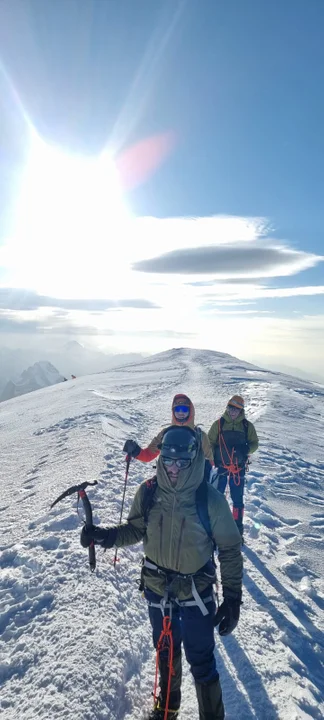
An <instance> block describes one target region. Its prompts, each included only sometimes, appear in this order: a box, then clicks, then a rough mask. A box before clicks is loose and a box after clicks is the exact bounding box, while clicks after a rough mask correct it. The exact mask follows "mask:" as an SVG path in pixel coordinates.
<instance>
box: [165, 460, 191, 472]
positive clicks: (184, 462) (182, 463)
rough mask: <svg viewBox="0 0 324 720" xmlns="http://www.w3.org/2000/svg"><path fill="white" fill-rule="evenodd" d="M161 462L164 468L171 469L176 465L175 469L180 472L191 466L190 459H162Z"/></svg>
mask: <svg viewBox="0 0 324 720" xmlns="http://www.w3.org/2000/svg"><path fill="white" fill-rule="evenodd" d="M162 462H163V465H165V467H171V466H172V465H176V466H177V468H179V469H180V470H185V468H188V467H190V465H191V460H190V458H177V459H176V460H175V459H174V458H165V457H162Z"/></svg>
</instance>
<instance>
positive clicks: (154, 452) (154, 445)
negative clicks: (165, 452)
mask: <svg viewBox="0 0 324 720" xmlns="http://www.w3.org/2000/svg"><path fill="white" fill-rule="evenodd" d="M181 404H183V405H189V408H190V413H189V417H188V418H186V419H185V420H183V421H181V420H177V419H176V417H175V416H174V408H175V407H176V406H177V405H181ZM171 425H184V426H185V425H187V426H188V427H191V428H192V429H193V430H194V429H195V408H194V405H193V403H192V402H191V400H190V398H188V396H187V395H183V393H180V394H178V395H175V396H174V398H173V401H172V417H171ZM167 427H169V425H168V426H167ZM165 429H166V428H163V429H162V430H160V432H159V433H158V434H157V435H155V437H154V438H153V440H151V442H150V444H149V445H148V446H147V447H146V448H143V450H141V452H140V453H139V455H137V458H136V460H141V462H151V461H152V460H154V459H155V458H156V457H157V456H158V455H159V453H160V449H159V447H158V446H159V445H160V443H161V442H162V438H163V433H164V431H165ZM201 441H202V448H203V451H204V454H205V458H206V459H207V460H209V462H210V464H211V465H212V466H213V467H214V464H215V463H214V457H213V451H212V449H211V445H210V442H209V440H208V437H207V435H206V433H205V432H204V431H203V430H201Z"/></svg>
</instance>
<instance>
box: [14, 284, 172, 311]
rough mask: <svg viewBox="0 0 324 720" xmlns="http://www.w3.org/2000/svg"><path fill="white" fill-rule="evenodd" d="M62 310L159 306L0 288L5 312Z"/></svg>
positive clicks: (134, 300) (142, 300)
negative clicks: (45, 308) (41, 309)
mask: <svg viewBox="0 0 324 720" xmlns="http://www.w3.org/2000/svg"><path fill="white" fill-rule="evenodd" d="M43 307H47V308H62V310H84V311H88V312H90V311H99V312H104V311H105V310H116V309H117V308H136V309H141V308H143V309H148V308H157V307H158V306H157V305H156V304H155V303H153V302H151V300H148V299H145V298H129V299H122V300H102V299H96V298H91V299H80V298H73V299H70V298H68V299H64V298H55V297H49V296H45V295H38V294H37V293H35V292H33V291H31V290H24V289H21V288H18V289H17V288H0V308H2V309H3V310H16V311H17V310H38V309H39V308H43Z"/></svg>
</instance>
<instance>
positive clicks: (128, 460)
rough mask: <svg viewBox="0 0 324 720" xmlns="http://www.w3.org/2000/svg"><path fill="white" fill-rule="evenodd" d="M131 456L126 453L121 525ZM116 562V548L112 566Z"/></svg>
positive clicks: (117, 560)
mask: <svg viewBox="0 0 324 720" xmlns="http://www.w3.org/2000/svg"><path fill="white" fill-rule="evenodd" d="M131 459H132V456H131V455H126V472H125V480H124V492H123V499H122V504H121V508H120V518H119V525H121V521H122V517H123V510H124V503H125V496H126V488H127V480H128V472H129V466H130V463H131ZM116 562H119V558H118V557H117V548H116V550H115V557H114V561H113V563H114V568H115V567H116Z"/></svg>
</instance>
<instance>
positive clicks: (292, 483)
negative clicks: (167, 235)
mask: <svg viewBox="0 0 324 720" xmlns="http://www.w3.org/2000/svg"><path fill="white" fill-rule="evenodd" d="M179 391H182V392H185V393H187V394H189V396H190V397H191V399H192V400H193V402H194V404H195V407H196V421H197V422H198V423H201V424H202V426H203V427H204V429H206V430H208V429H209V427H210V424H211V422H212V421H213V420H214V419H215V418H216V417H217V416H218V415H219V414H220V413H221V412H222V411H223V409H224V407H225V405H226V402H227V400H228V398H229V396H230V395H232V394H234V392H235V393H239V394H242V395H243V396H244V397H245V400H246V407H247V416H248V417H249V418H250V419H251V420H253V421H254V422H255V423H256V426H257V430H258V433H259V436H260V450H259V452H258V453H257V454H256V455H255V456H254V457H253V463H252V466H251V470H250V473H249V475H248V482H247V490H246V496H245V504H246V533H245V535H246V547H245V549H244V566H245V571H244V605H243V606H242V614H241V620H240V624H239V626H238V628H237V630H236V631H235V633H234V634H233V635H232V636H230V637H228V638H225V639H223V640H221V639H220V638H219V637H218V635H217V633H216V642H217V662H218V666H219V672H220V676H221V681H222V686H223V692H224V700H225V706H226V712H227V715H226V718H227V720H234V718H235V719H236V718H240V720H299V719H301V720H304V719H305V718H315V719H316V720H320V719H321V718H323V715H324V673H323V661H324V613H323V610H324V580H323V564H324V562H323V548H324V542H323V536H324V497H323V485H324V451H323V442H322V437H323V421H324V409H323V407H324V406H323V399H324V388H323V387H322V386H320V385H317V384H316V383H311V382H307V381H301V380H297V379H296V378H293V377H290V376H287V375H281V374H280V373H276V372H267V371H263V370H262V369H261V368H257V367H254V366H253V365H250V364H249V363H244V362H241V361H240V360H236V359H235V358H232V357H231V356H228V355H225V354H222V353H214V352H212V351H203V350H201V351H198V350H197V351H196V350H188V349H180V350H171V351H169V352H166V353H161V354H159V355H155V356H152V357H150V358H146V359H145V360H143V361H142V362H140V363H136V364H135V365H128V366H127V367H121V368H118V369H114V370H111V371H110V372H107V373H105V374H102V375H100V376H89V377H86V378H79V379H77V380H76V381H74V382H73V383H62V384H59V385H56V386H53V387H51V388H48V389H45V390H44V391H43V392H42V393H32V394H31V395H28V396H26V395H25V396H22V397H19V398H16V399H15V400H14V401H11V402H10V403H4V404H3V405H1V406H0V428H1V477H2V485H3V487H4V489H5V490H4V492H3V503H2V507H1V508H0V510H1V513H0V514H1V526H2V530H3V533H2V540H1V554H0V567H1V579H0V633H1V635H0V657H1V662H0V690H1V692H0V697H1V700H0V709H1V717H2V718H4V720H17V718H18V719H19V720H31V719H33V720H34V719H35V718H40V719H43V720H45V719H46V720H48V719H50V720H52V719H53V720H62V718H67V719H70V718H71V720H135V719H136V720H138V719H139V718H140V717H141V712H142V710H143V708H144V707H145V706H146V707H149V706H150V693H151V691H152V688H153V677H154V653H153V651H152V645H151V631H150V627H149V624H148V621H147V609H146V605H145V602H144V601H143V600H142V598H141V595H140V593H139V592H138V589H137V585H136V579H137V578H138V577H139V574H140V559H141V556H142V553H141V547H140V546H135V547H133V548H127V549H124V550H120V551H119V559H120V561H119V563H118V565H117V569H116V570H114V569H113V566H112V559H113V554H114V553H113V551H107V552H106V553H103V552H101V551H98V553H97V571H96V573H95V574H94V575H91V574H90V571H89V568H88V559H87V553H86V551H84V550H83V549H82V548H81V547H80V544H79V529H80V519H79V518H78V515H77V513H76V499H75V498H67V499H66V500H64V501H62V503H60V504H59V505H57V506H56V507H55V508H54V509H53V510H52V511H50V510H49V506H50V504H51V502H52V501H53V500H54V499H55V498H56V497H57V496H58V495H59V494H60V493H61V492H62V491H63V490H65V489H66V488H67V487H69V486H70V485H72V484H74V483H77V482H82V481H83V480H95V479H96V480H98V481H99V485H98V486H97V487H96V488H94V489H89V497H90V498H91V501H92V503H93V507H94V522H96V523H98V522H100V523H103V524H109V523H114V522H118V521H119V514H120V507H121V500H122V493H123V482H124V472H125V463H124V457H123V454H122V452H121V448H122V446H123V442H124V440H125V439H126V438H127V437H134V439H136V440H138V441H139V442H140V443H141V444H142V445H143V446H144V445H145V444H146V443H147V442H148V441H149V440H150V438H151V437H152V434H153V433H155V432H156V430H157V429H159V428H160V426H161V425H162V424H165V423H166V424H167V423H168V422H169V420H170V406H171V399H172V396H173V394H175V393H176V392H179ZM151 475H152V466H149V467H147V466H144V465H141V464H140V463H137V462H136V461H134V462H133V463H132V465H131V469H130V476H129V487H128V491H127V498H126V512H127V508H128V507H129V505H130V502H131V500H132V498H133V495H134V492H135V490H136V488H137V486H138V483H139V482H140V481H141V480H142V479H143V478H144V477H150V476H151ZM197 718H198V711H197V704H196V699H195V693H194V687H193V683H192V680H191V677H190V674H189V673H188V671H187V666H186V663H185V661H184V678H183V704H182V710H181V714H180V719H181V720H196V719H197Z"/></svg>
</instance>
